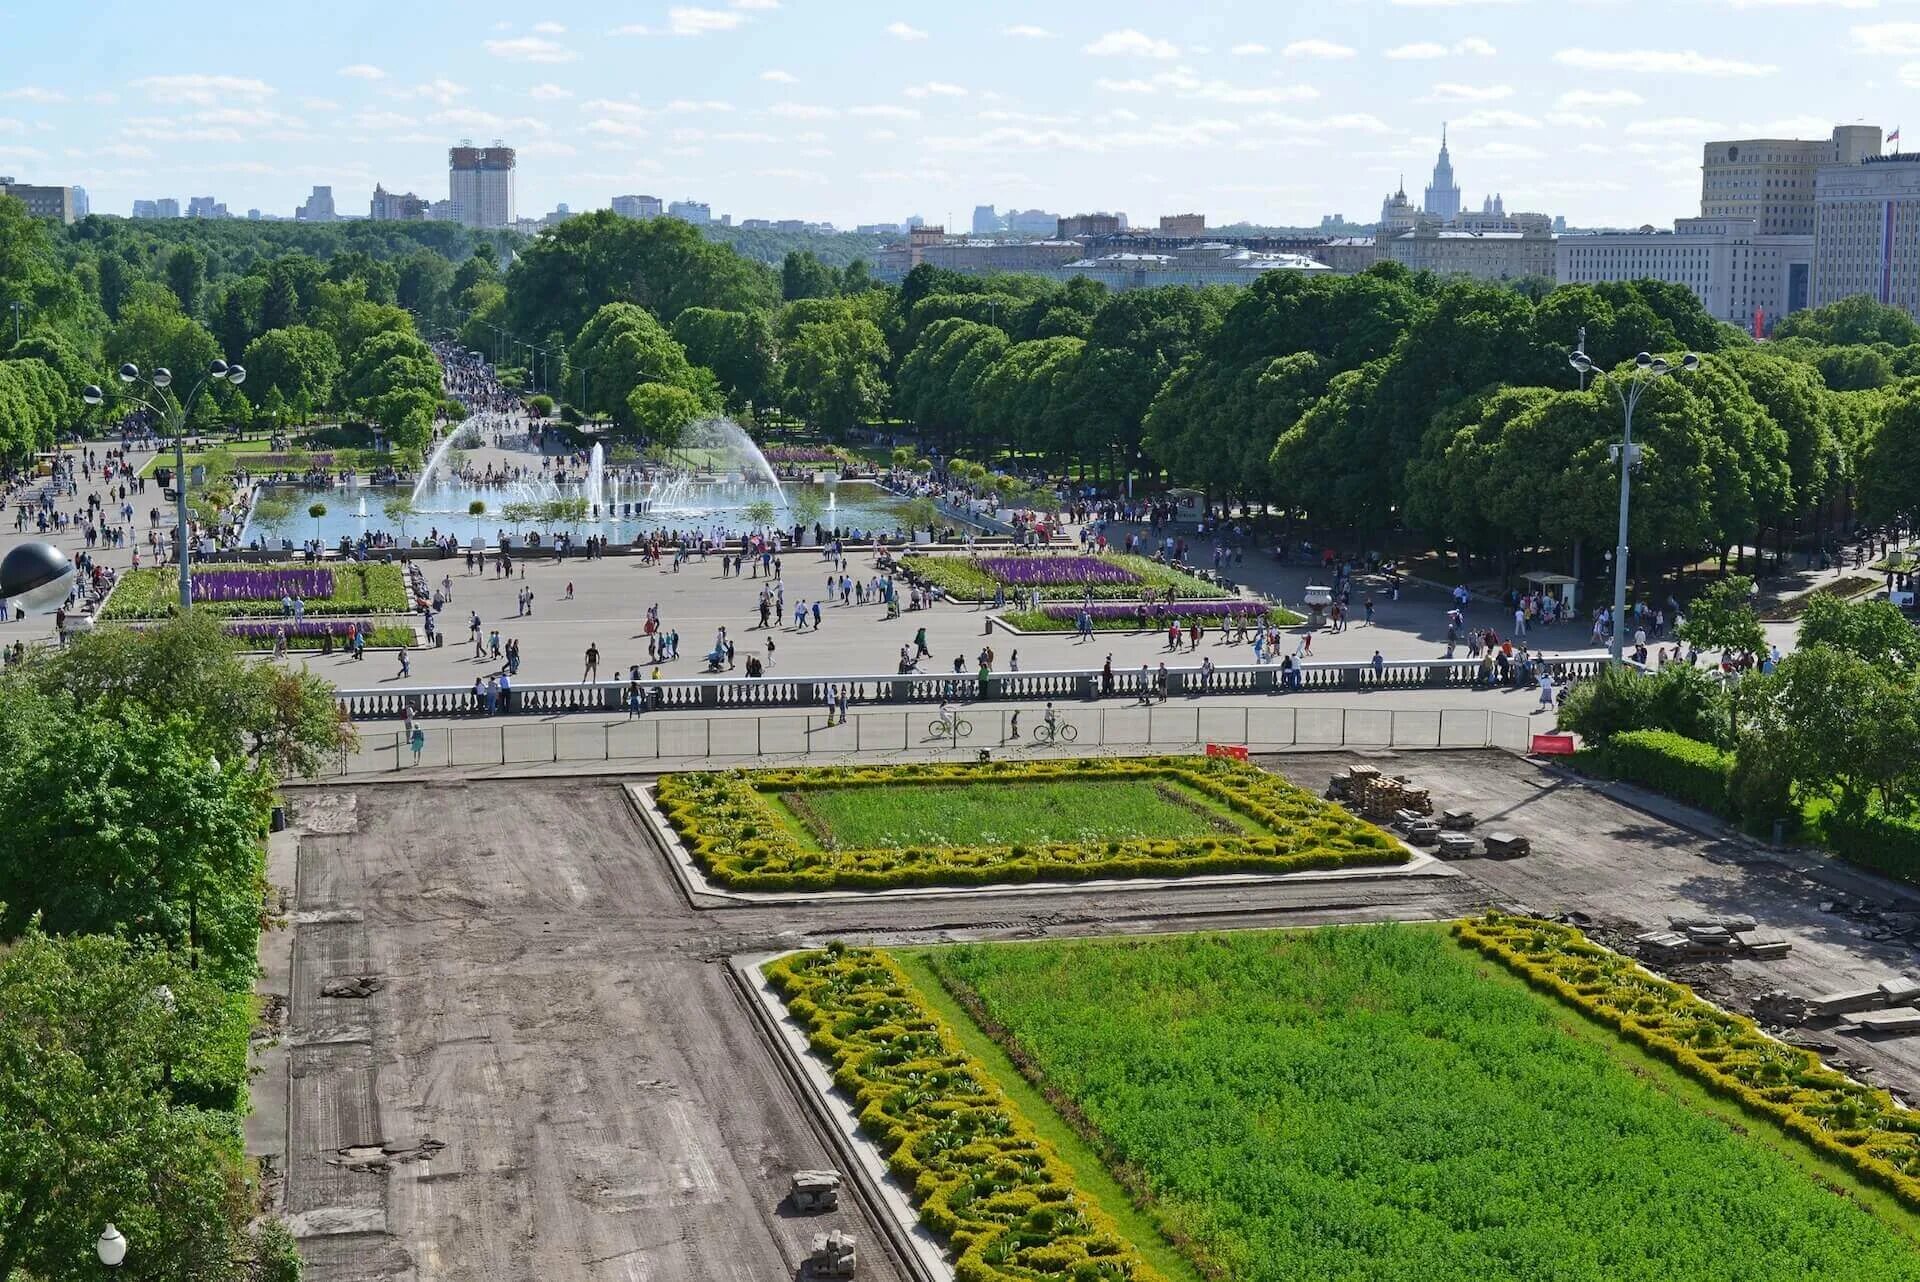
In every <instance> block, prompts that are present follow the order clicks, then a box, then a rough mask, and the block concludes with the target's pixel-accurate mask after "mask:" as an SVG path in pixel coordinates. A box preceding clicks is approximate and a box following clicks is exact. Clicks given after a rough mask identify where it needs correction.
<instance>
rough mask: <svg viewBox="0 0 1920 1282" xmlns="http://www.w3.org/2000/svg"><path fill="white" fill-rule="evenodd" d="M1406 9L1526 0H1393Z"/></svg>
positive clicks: (1514, 2)
mask: <svg viewBox="0 0 1920 1282" xmlns="http://www.w3.org/2000/svg"><path fill="white" fill-rule="evenodd" d="M1393 2H1394V3H1395V4H1397V5H1400V6H1402V7H1403V8H1408V9H1464V8H1466V7H1467V6H1468V5H1482V4H1524V3H1525V2H1526V0H1393Z"/></svg>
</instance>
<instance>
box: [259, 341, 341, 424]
mask: <svg viewBox="0 0 1920 1282" xmlns="http://www.w3.org/2000/svg"><path fill="white" fill-rule="evenodd" d="M245 364H246V367H247V382H248V385H249V386H255V387H259V388H261V389H265V390H271V391H276V392H278V393H280V396H281V399H282V400H283V401H290V400H293V399H295V398H296V397H299V396H301V395H302V394H304V395H305V396H306V397H307V399H308V400H309V401H311V402H312V403H313V404H315V405H325V404H327V402H328V401H329V400H330V399H331V397H332V395H333V384H334V380H335V379H336V378H338V377H339V375H340V349H339V348H337V347H335V346H334V343H333V340H332V339H331V338H329V337H327V335H325V334H324V333H322V332H321V331H319V330H317V329H314V328H312V327H311V326H307V325H294V326H291V327H289V328H287V329H270V330H268V331H267V332H266V333H264V334H262V335H260V337H258V338H256V339H254V340H253V341H252V342H251V343H249V344H247V351H246V359H245Z"/></svg>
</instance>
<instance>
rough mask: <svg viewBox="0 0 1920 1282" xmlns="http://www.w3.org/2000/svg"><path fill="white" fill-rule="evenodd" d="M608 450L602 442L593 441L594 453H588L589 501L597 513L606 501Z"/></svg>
mask: <svg viewBox="0 0 1920 1282" xmlns="http://www.w3.org/2000/svg"><path fill="white" fill-rule="evenodd" d="M606 470H607V452H606V450H605V449H603V448H601V445H600V442H598V441H595V442H594V443H593V453H591V454H589V455H587V502H588V503H589V504H591V505H592V507H593V510H594V513H595V514H596V515H597V514H598V513H599V511H600V509H601V507H602V506H604V505H605V503H606V490H605V488H604V487H605V484H606V479H607V478H606Z"/></svg>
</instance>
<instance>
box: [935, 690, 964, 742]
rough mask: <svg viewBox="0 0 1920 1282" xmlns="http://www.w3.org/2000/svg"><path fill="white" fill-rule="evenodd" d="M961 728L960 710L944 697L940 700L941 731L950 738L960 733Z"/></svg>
mask: <svg viewBox="0 0 1920 1282" xmlns="http://www.w3.org/2000/svg"><path fill="white" fill-rule="evenodd" d="M959 730H960V713H959V710H958V709H956V708H955V707H954V706H953V704H952V703H950V702H948V701H947V700H945V699H942V700H941V701H940V733H941V734H943V735H946V736H947V737H948V738H952V737H954V736H955V735H957V734H958V733H959Z"/></svg>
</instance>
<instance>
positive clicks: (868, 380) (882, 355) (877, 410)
mask: <svg viewBox="0 0 1920 1282" xmlns="http://www.w3.org/2000/svg"><path fill="white" fill-rule="evenodd" d="M886 362H887V340H886V338H885V336H884V335H882V334H881V332H880V329H879V327H878V326H876V325H875V324H874V323H873V322H872V321H870V320H866V319H864V318H859V317H853V316H845V317H841V318H840V319H838V320H833V321H824V322H820V323H817V324H812V325H803V326H801V327H800V332H799V333H798V335H796V336H795V338H794V340H793V345H792V346H791V347H790V348H789V349H788V350H787V352H786V395H785V403H786V406H787V408H788V409H790V410H793V411H794V412H795V413H797V414H800V415H801V416H803V417H804V418H805V419H806V420H807V421H808V422H810V423H813V424H815V425H817V426H820V427H824V428H826V429H827V430H828V431H831V432H836V433H839V432H845V431H848V430H850V429H851V428H853V427H855V426H856V425H858V424H860V423H863V422H867V421H869V420H871V419H874V418H877V417H879V415H880V414H881V413H882V412H883V411H884V409H885V408H886V404H887V392H888V389H887V380H886Z"/></svg>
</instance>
